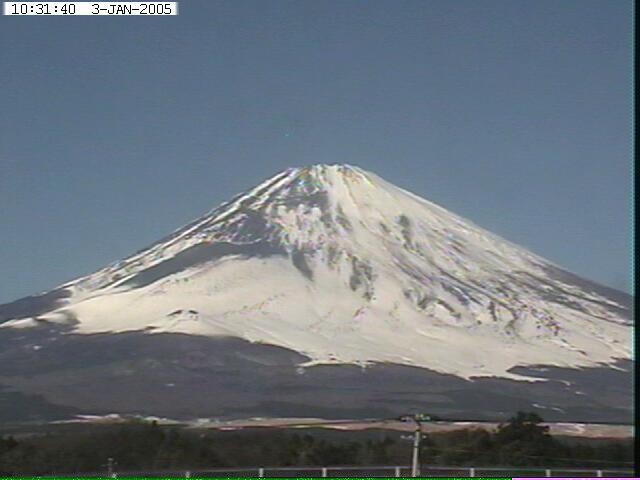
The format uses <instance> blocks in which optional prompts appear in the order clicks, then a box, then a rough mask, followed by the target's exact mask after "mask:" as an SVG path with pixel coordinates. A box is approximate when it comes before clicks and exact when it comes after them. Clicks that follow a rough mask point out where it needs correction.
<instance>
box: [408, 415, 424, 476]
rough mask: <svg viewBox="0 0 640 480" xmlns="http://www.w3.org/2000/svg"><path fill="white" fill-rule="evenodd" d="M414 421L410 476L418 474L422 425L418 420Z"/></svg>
mask: <svg viewBox="0 0 640 480" xmlns="http://www.w3.org/2000/svg"><path fill="white" fill-rule="evenodd" d="M414 420H415V419H414ZM415 422H416V431H415V433H414V435H413V457H412V459H411V476H412V477H418V476H420V462H419V457H420V439H421V437H422V425H420V421H419V420H415Z"/></svg>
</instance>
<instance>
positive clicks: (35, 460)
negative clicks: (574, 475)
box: [0, 413, 633, 475]
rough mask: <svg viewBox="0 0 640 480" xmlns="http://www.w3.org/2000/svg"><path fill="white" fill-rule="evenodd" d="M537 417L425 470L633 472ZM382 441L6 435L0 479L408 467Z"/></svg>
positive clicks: (130, 433) (466, 436)
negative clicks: (554, 432) (110, 471)
mask: <svg viewBox="0 0 640 480" xmlns="http://www.w3.org/2000/svg"><path fill="white" fill-rule="evenodd" d="M541 421H542V419H541V418H540V417H538V416H537V415H535V414H525V413H518V414H517V415H516V416H514V417H513V418H512V419H511V420H510V421H509V422H508V423H506V424H504V425H501V426H500V427H499V428H498V429H497V430H496V431H495V432H487V431H485V430H461V431H456V432H449V433H439V434H433V435H428V436H426V438H425V439H424V440H423V442H422V452H421V459H422V463H423V464H431V465H447V466H453V465H459V466H495V465H500V466H537V467H559V466H566V467H569V466H575V467H589V468H603V469H607V468H631V465H630V463H631V462H632V460H633V444H632V442H631V441H628V442H624V441H607V442H584V441H583V442H575V441H574V442H568V441H564V440H559V439H556V438H553V437H552V436H551V435H549V433H548V430H547V428H546V427H544V426H542V425H540V422H541ZM375 436H377V438H371V434H369V438H367V437H365V436H364V435H363V434H362V433H361V434H360V435H358V434H356V433H353V434H350V433H347V432H340V433H337V432H332V433H331V434H330V433H329V432H319V431H315V432H313V433H293V432H291V431H279V430H275V429H253V430H249V431H228V432H220V431H213V430H209V431H202V430H188V429H176V428H164V427H160V426H158V425H156V424H154V423H130V424H122V425H113V426H102V427H100V428H89V429H86V430H81V431H77V430H75V431H67V432H57V433H46V434H42V435H32V436H26V437H21V438H17V439H16V438H13V437H10V436H9V437H7V436H4V437H0V475H2V474H51V473H75V472H87V473H89V472H105V471H106V468H107V461H108V460H107V459H108V458H112V459H114V462H115V470H116V471H118V470H119V471H136V470H146V471H149V470H195V469H198V468H216V467H229V468H231V467H236V468H237V467H256V466H265V467H268V466H271V467H275V466H323V465H407V464H409V462H410V458H411V442H409V441H407V440H406V439H402V438H401V435H400V433H398V432H384V433H383V432H378V434H377V435H375ZM336 437H338V438H336Z"/></svg>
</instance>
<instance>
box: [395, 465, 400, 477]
mask: <svg viewBox="0 0 640 480" xmlns="http://www.w3.org/2000/svg"><path fill="white" fill-rule="evenodd" d="M396 478H400V467H396Z"/></svg>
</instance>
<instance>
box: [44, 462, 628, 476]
mask: <svg viewBox="0 0 640 480" xmlns="http://www.w3.org/2000/svg"><path fill="white" fill-rule="evenodd" d="M107 475H108V476H111V477H113V478H117V477H138V478H144V477H173V478H192V477H257V478H269V477H326V478H336V477H399V478H401V477H411V467H410V466H406V465H402V466H332V467H253V468H213V469H193V470H170V471H161V470H154V471H117V472H115V471H114V472H110V473H107ZM55 476H56V477H64V476H68V477H92V476H95V477H98V476H101V477H104V476H105V472H100V473H73V474H67V475H60V474H57V475H55ZM420 476H421V477H507V478H510V477H563V478H572V477H573V478H581V477H618V478H619V477H633V470H631V469H613V468H612V469H603V470H600V469H589V468H568V467H554V468H540V467H525V468H517V467H453V466H452V467H440V466H431V465H422V466H421V468H420Z"/></svg>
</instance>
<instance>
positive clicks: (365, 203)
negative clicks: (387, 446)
mask: <svg viewBox="0 0 640 480" xmlns="http://www.w3.org/2000/svg"><path fill="white" fill-rule="evenodd" d="M630 318H631V313H630V302H629V298H628V297H626V296H625V295H623V294H620V293H619V292H615V291H613V290H610V289H607V288H605V287H600V286H598V285H596V284H593V283H591V282H589V281H586V280H583V279H580V278H579V277H577V276H575V275H573V274H571V273H569V272H566V271H564V270H562V269H561V268H559V267H558V266H556V265H554V264H552V263H551V262H548V261H546V260H544V259H543V258H540V257H539V256H537V255H535V254H533V253H531V252H529V251H527V250H525V249H524V248H521V247H519V246H517V245H514V244H512V243H510V242H507V241H506V240H503V239H502V238H500V237H498V236H496V235H493V234H491V233H490V232H487V231H485V230H483V229H481V228H480V227H478V226H476V225H474V224H473V223H471V222H469V221H467V220H465V219H463V218H460V217H458V216H456V215H454V214H452V213H450V212H448V211H447V210H445V209H444V208H442V207H440V206H438V205H435V204H433V203H431V202H428V201H426V200H424V199H422V198H420V197H418V196H416V195H414V194H412V193H409V192H407V191H405V190H402V189H400V188H398V187H395V186H394V185H391V184H389V183H388V182H386V181H384V180H383V179H381V178H380V177H378V176H377V175H375V174H373V173H370V172H367V171H365V170H362V169H360V168H358V167H353V166H349V165H314V166H310V167H304V168H294V169H288V170H285V171H284V172H281V173H278V174H277V175H275V176H273V177H271V178H269V179H268V180H266V181H264V182H262V183H261V184H260V185H258V186H257V187H255V188H253V189H251V190H249V191H248V192H246V193H243V194H240V195H238V196H236V197H235V198H234V199H232V200H231V201H229V202H227V203H224V204H223V205H221V206H219V207H218V208H215V209H214V210H212V211H211V212H209V213H207V214H206V215H204V216H202V217H200V218H198V219H197V220H195V221H193V222H191V223H190V224H188V225H186V226H185V227H183V228H180V229H178V230H176V231H175V232H174V233H172V234H171V235H169V236H168V237H166V238H164V239H162V240H160V241H159V242H157V243H155V244H153V245H151V246H149V247H147V248H145V249H143V250H141V251H140V252H138V253H136V254H134V255H132V256H130V257H128V258H126V259H124V260H122V261H119V262H117V263H114V264H112V265H110V266H108V267H106V268H103V269H101V270H99V271H97V272H95V273H93V274H91V275H89V276H86V277H83V278H80V279H77V280H74V281H72V282H69V283H67V284H65V285H62V286H60V287H58V288H57V289H55V290H53V291H52V292H49V293H47V294H44V295H41V296H36V297H30V298H29V299H24V300H21V301H18V302H14V304H9V305H6V306H3V307H0V321H2V320H4V323H3V324H2V325H1V326H2V327H3V328H4V329H17V328H19V327H20V328H21V329H24V328H35V327H38V326H42V325H58V326H60V325H63V326H65V327H66V328H67V329H68V330H67V332H68V333H73V334H98V333H100V334H106V333H109V334H114V333H123V332H136V331H137V332H144V334H145V335H151V336H152V335H154V334H160V333H173V334H176V333H179V334H187V335H198V336H206V337H225V338H229V337H233V338H238V339H243V340H247V341H249V342H251V343H253V344H261V345H271V346H277V347H283V348H286V349H288V350H291V351H294V352H298V353H299V354H301V355H304V357H305V358H306V360H305V361H304V362H302V363H301V364H300V365H299V366H300V367H303V368H304V367H310V366H313V365H320V364H358V365H361V366H366V365H369V364H380V363H385V364H394V365H405V366H413V367H420V368H426V369H430V370H432V371H435V372H438V373H442V374H452V375H455V376H458V377H461V378H466V379H468V378H471V377H482V376H488V377H504V378H514V379H516V378H522V376H521V375H520V374H516V373H514V372H513V371H512V369H513V368H514V367H518V366H531V365H551V366H557V367H571V368H577V367H596V366H599V365H602V364H613V363H614V362H616V361H618V360H621V359H629V358H630V342H629V339H630V336H631V326H630Z"/></svg>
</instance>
